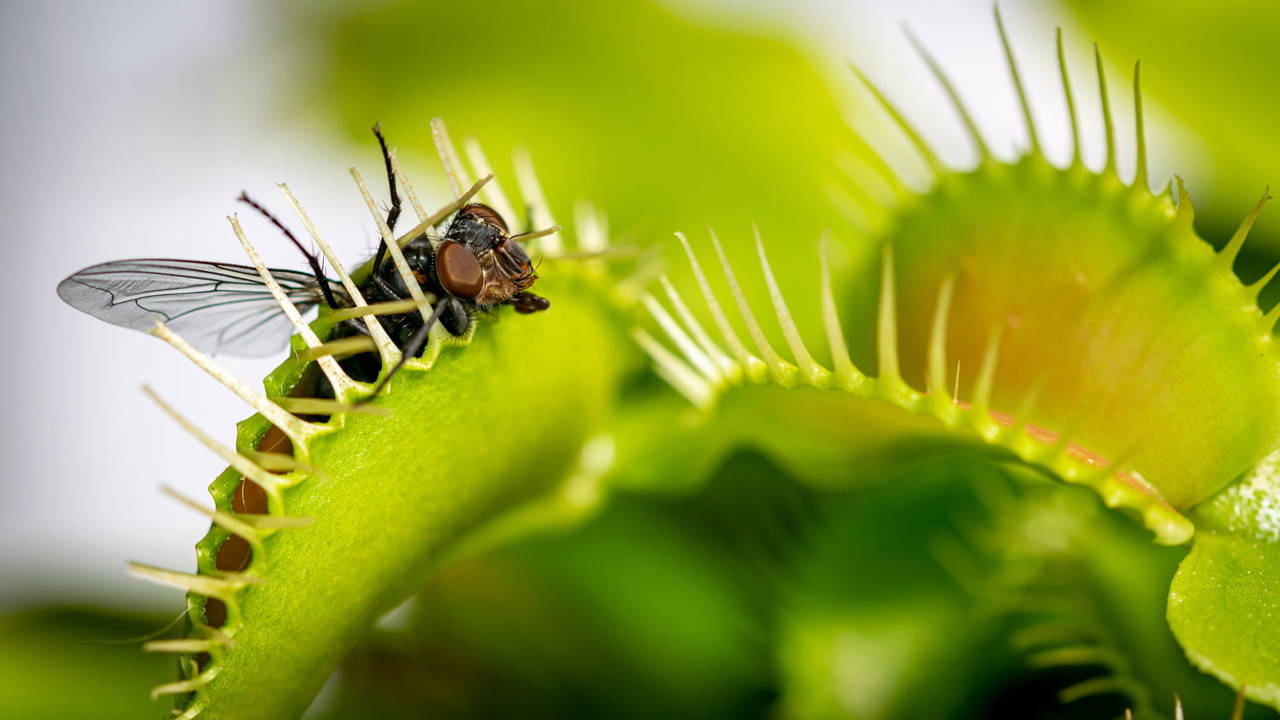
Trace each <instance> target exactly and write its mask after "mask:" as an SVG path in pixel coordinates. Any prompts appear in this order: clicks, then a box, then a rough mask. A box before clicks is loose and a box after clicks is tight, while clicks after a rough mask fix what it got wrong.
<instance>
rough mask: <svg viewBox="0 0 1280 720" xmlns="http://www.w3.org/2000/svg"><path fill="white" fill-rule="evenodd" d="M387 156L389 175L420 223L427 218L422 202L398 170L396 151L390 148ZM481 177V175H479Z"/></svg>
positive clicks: (407, 179) (398, 161)
mask: <svg viewBox="0 0 1280 720" xmlns="http://www.w3.org/2000/svg"><path fill="white" fill-rule="evenodd" d="M387 156H388V157H390V158H391V175H392V177H394V178H395V179H396V183H398V184H399V185H400V187H401V188H402V189H403V190H404V195H405V197H407V198H408V199H409V207H411V208H413V214H414V216H415V217H417V218H418V222H422V221H423V220H425V219H426V217H427V209H426V208H425V207H423V206H422V201H421V200H419V199H418V192H417V191H416V190H414V189H413V184H412V183H410V182H409V178H408V176H406V175H405V174H404V172H403V171H401V170H400V158H399V157H397V156H396V149H395V148H391V150H390V152H388V153H387ZM481 174H482V175H483V173H481Z"/></svg>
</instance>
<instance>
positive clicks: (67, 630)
mask: <svg viewBox="0 0 1280 720" xmlns="http://www.w3.org/2000/svg"><path fill="white" fill-rule="evenodd" d="M172 620H173V618H163V617H157V616H148V615H141V614H136V613H129V614H126V613H118V612H111V611H107V610H103V609H98V608H91V607H72V606H56V607H47V608H39V609H33V610H29V611H24V612H18V613H13V614H10V615H5V616H0V718H14V720H18V719H21V720H70V719H71V718H95V719H97V720H114V719H115V718H121V719H122V720H123V719H124V718H130V719H133V718H139V717H159V716H160V715H162V714H164V713H165V712H166V711H167V710H168V708H169V707H171V703H170V701H168V700H165V701H153V700H151V699H150V698H149V697H147V688H149V687H151V686H152V685H155V684H156V679H157V678H165V677H170V676H172V675H173V674H174V672H176V668H177V665H176V663H175V662H174V661H173V657H172V656H168V655H146V654H143V653H142V652H140V651H139V649H138V643H137V642H120V641H125V640H127V639H129V638H136V637H140V636H143V635H147V634H149V633H153V632H155V631H156V630H158V629H161V628H163V627H165V626H166V625H167V624H169V623H170V622H171V621H172Z"/></svg>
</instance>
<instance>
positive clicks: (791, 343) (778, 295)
mask: <svg viewBox="0 0 1280 720" xmlns="http://www.w3.org/2000/svg"><path fill="white" fill-rule="evenodd" d="M751 230H752V232H754V233H755V237H756V254H757V255H758V256H759V257H760V268H761V270H763V271H764V281H765V284H766V285H768V286H769V298H770V299H771V300H773V311H774V314H775V315H777V316H778V325H779V327H781V328H782V337H783V338H785V339H786V341H787V347H789V348H791V356H792V357H794V358H795V360H796V365H797V366H798V367H799V368H800V373H801V374H802V375H804V378H805V380H807V381H808V383H809V384H810V385H812V386H814V387H819V388H825V387H827V386H828V385H830V384H831V371H830V370H828V369H826V368H824V367H822V365H820V364H818V361H816V360H814V359H813V355H811V354H809V348H807V347H805V345H804V339H803V338H801V337H800V331H799V330H798V329H797V328H796V322H795V320H794V319H793V318H792V317H791V311H790V310H788V309H787V301H786V300H785V299H783V297H782V290H781V289H780V288H779V287H778V280H777V278H775V277H774V276H773V268H771V267H769V258H768V256H766V255H765V252H764V241H763V240H761V239H760V229H759V228H757V227H755V226H754V225H752V227H751Z"/></svg>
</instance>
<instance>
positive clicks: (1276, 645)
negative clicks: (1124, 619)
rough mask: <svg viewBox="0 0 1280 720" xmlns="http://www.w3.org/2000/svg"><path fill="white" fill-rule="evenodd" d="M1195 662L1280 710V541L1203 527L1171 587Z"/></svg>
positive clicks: (1178, 627)
mask: <svg viewBox="0 0 1280 720" xmlns="http://www.w3.org/2000/svg"><path fill="white" fill-rule="evenodd" d="M1168 616H1169V625H1170V627H1171V628H1172V629H1173V632H1174V635H1175V636H1176V637H1177V638H1178V642H1180V643H1182V646H1183V649H1184V650H1186V652H1187V657H1188V658H1190V659H1191V662H1192V663H1193V664H1195V665H1196V666H1197V667H1199V668H1200V669H1201V670H1204V671H1205V672H1207V673H1210V674H1212V675H1214V676H1215V677H1217V678H1218V679H1220V680H1222V681H1223V682H1225V683H1227V684H1228V685H1230V686H1231V687H1234V688H1237V689H1243V690H1244V693H1245V695H1246V696H1248V697H1249V698H1251V699H1253V700H1256V701H1258V702H1261V703H1266V704H1268V705H1270V706H1272V707H1274V708H1280V544H1275V543H1269V542H1264V541H1260V540H1255V539H1252V538H1248V537H1242V536H1229V535H1219V534H1215V533H1209V532H1201V533H1199V534H1197V535H1196V541H1195V545H1194V546H1193V547H1192V549H1191V554H1189V555H1188V556H1187V557H1186V559H1185V560H1183V561H1182V565H1181V566H1180V567H1179V568H1178V574H1177V575H1176V576H1174V579H1173V585H1172V586H1171V587H1170V588H1169V610H1168Z"/></svg>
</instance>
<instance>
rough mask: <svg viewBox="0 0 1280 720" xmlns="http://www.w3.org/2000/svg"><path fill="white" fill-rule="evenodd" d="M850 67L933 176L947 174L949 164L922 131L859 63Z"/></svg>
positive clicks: (851, 64)
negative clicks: (859, 67) (918, 154)
mask: <svg viewBox="0 0 1280 720" xmlns="http://www.w3.org/2000/svg"><path fill="white" fill-rule="evenodd" d="M849 68H850V69H851V70H853V74H854V75H857V76H858V79H859V80H861V81H862V84H863V85H865V86H866V88H867V90H868V91H870V92H871V95H872V96H873V97H874V98H875V99H876V102H877V103H879V105H880V107H881V108H883V109H884V111H885V112H886V113H888V114H889V117H890V119H892V120H893V124H894V125H897V126H898V129H899V130H901V131H902V134H904V135H906V136H907V139H908V140H909V141H910V142H911V146H912V147H914V148H915V149H916V152H918V153H920V157H922V158H924V161H925V164H926V165H928V166H929V170H930V171H932V173H933V177H934V178H937V177H940V176H942V175H944V174H946V173H947V166H946V165H945V164H944V163H943V162H942V160H941V159H940V158H939V157H938V154H937V153H935V152H934V151H933V147H932V146H931V145H930V144H929V143H927V142H925V140H924V138H923V137H921V136H920V133H919V132H917V131H916V129H915V128H914V127H913V126H912V125H911V123H909V122H907V119H906V118H905V117H903V116H902V113H900V112H898V108H897V107H895V106H894V104H893V103H891V102H889V99H888V98H887V97H885V95H884V93H882V92H880V88H878V87H876V85H875V83H873V82H871V80H870V79H869V78H867V76H866V75H865V74H863V72H862V70H860V69H858V66H857V65H854V64H853V63H849Z"/></svg>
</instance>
